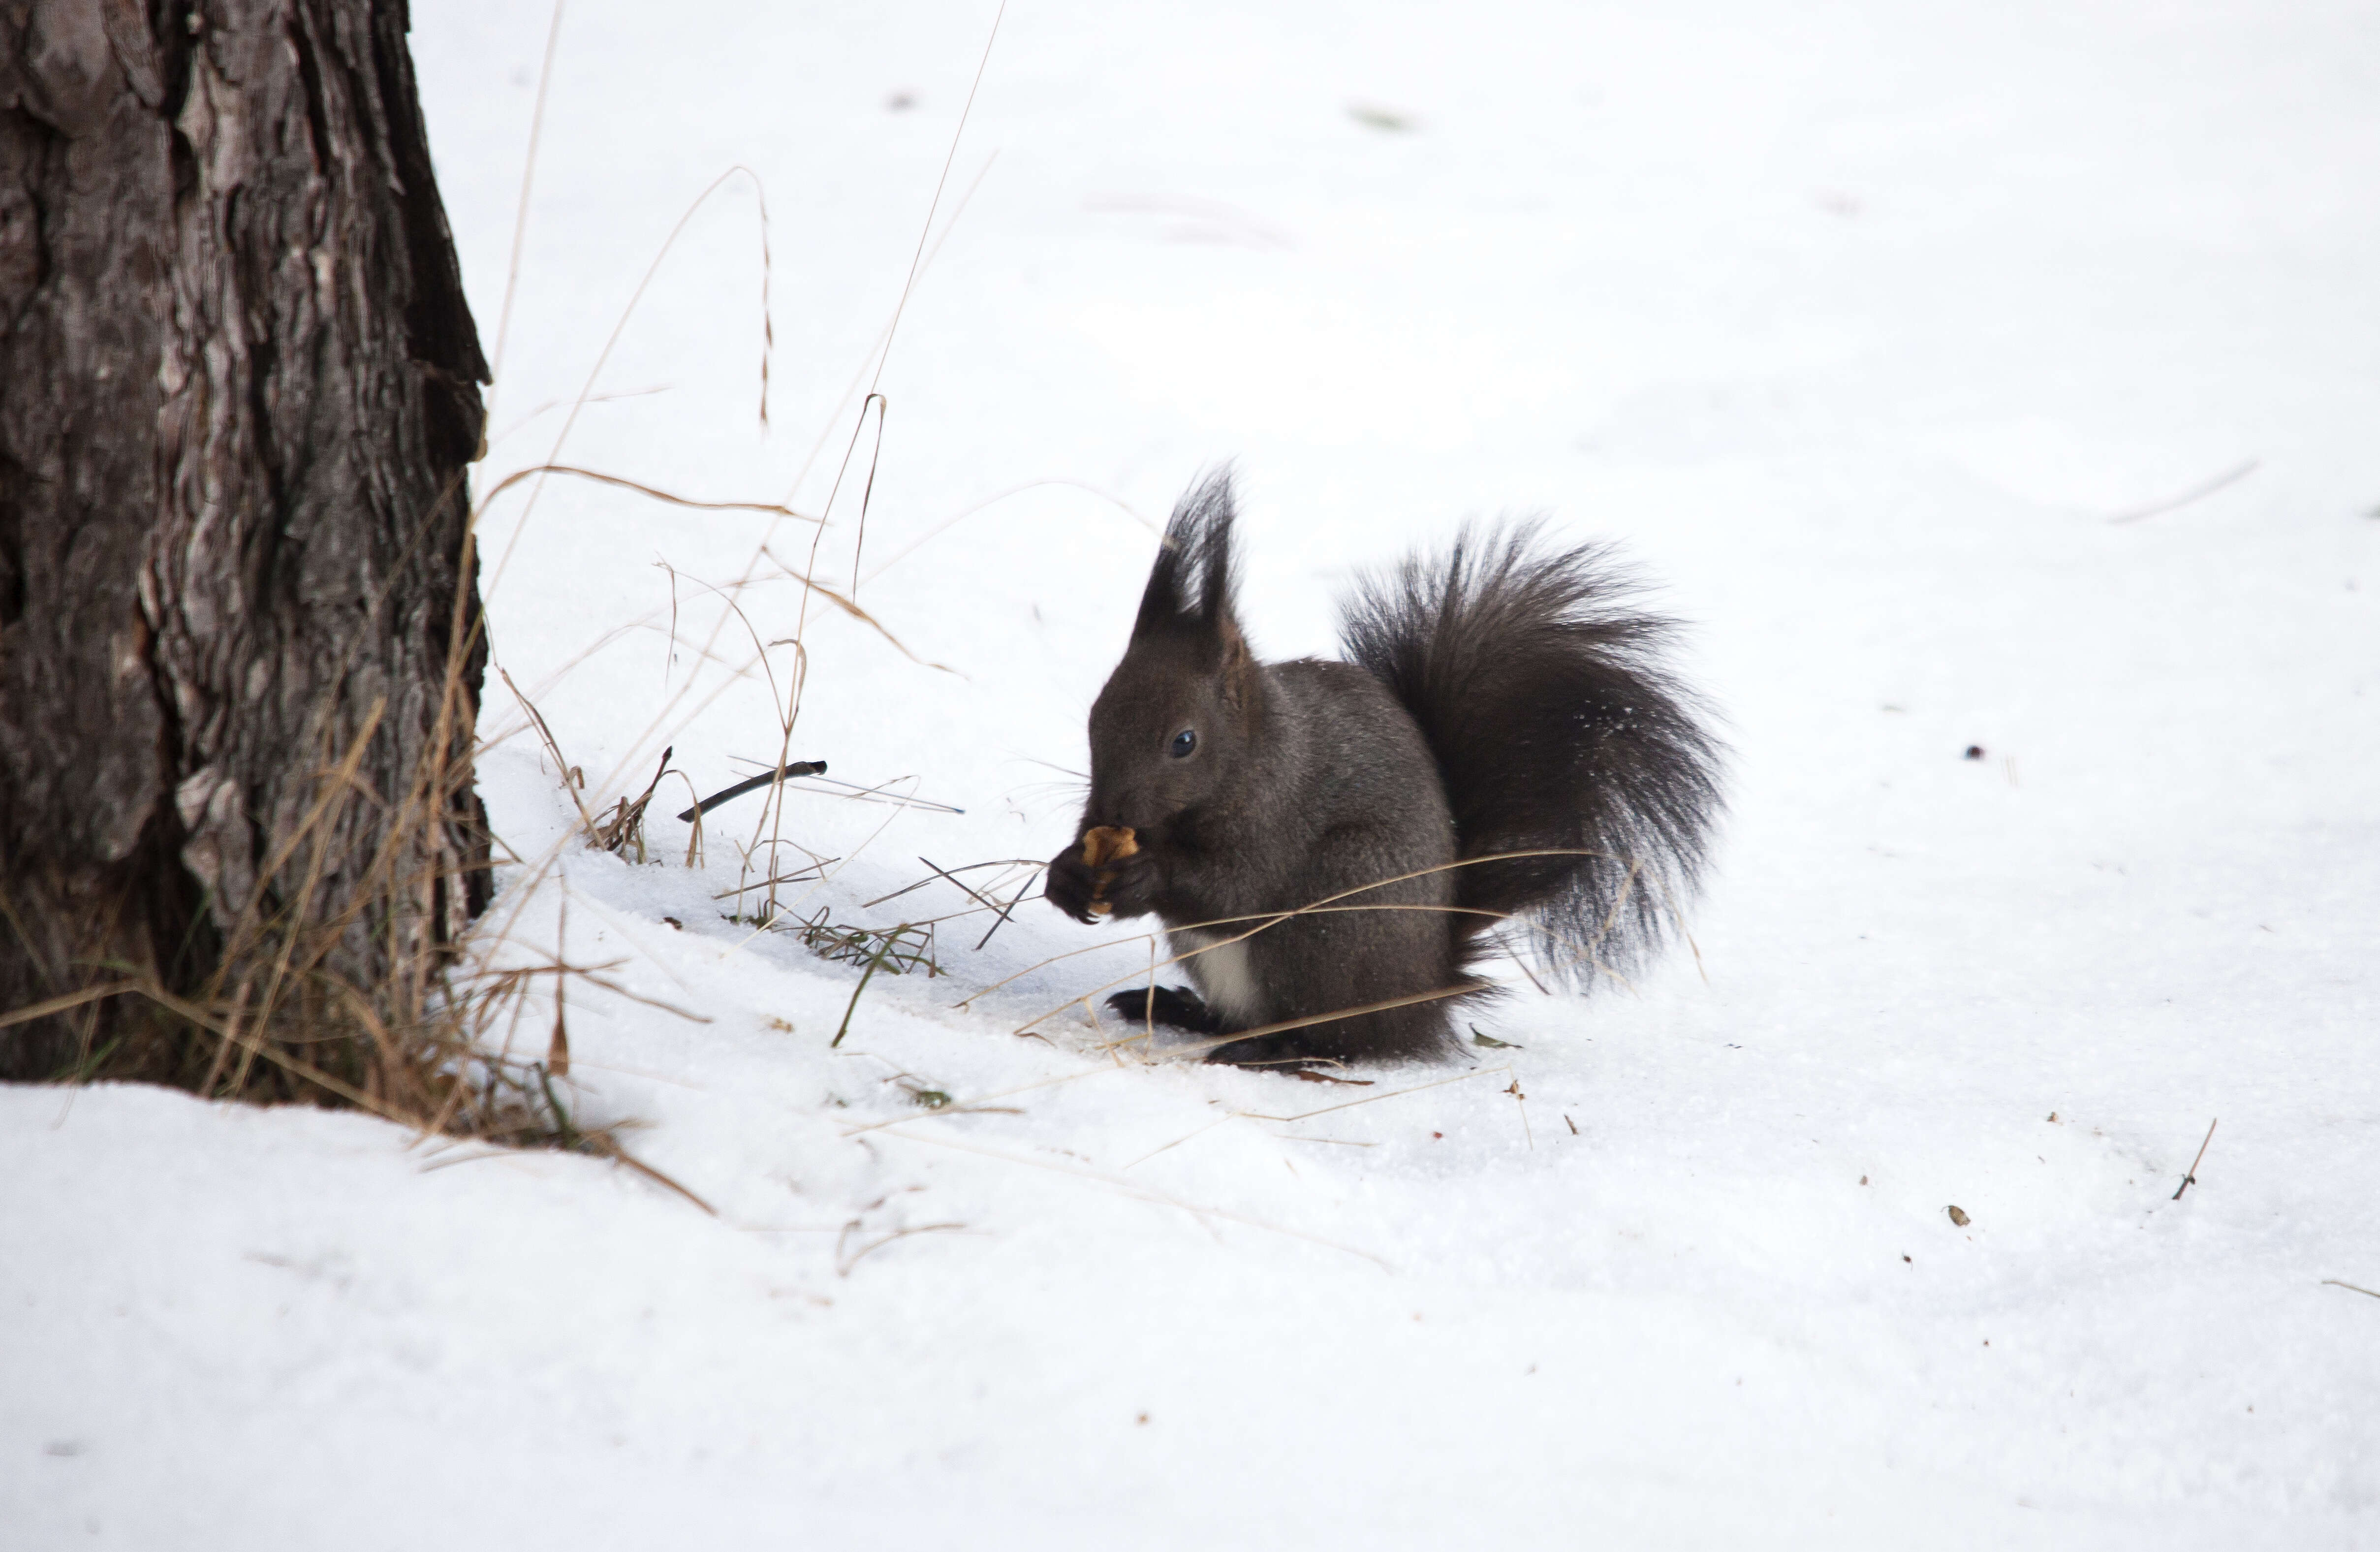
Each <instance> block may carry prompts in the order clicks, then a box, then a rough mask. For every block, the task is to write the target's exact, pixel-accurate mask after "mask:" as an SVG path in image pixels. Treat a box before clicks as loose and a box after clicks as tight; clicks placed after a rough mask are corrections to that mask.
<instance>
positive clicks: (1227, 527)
mask: <svg viewBox="0 0 2380 1552" xmlns="http://www.w3.org/2000/svg"><path fill="white" fill-rule="evenodd" d="M1234 516H1235V514H1234V512H1233V502H1232V471H1231V468H1230V467H1229V466H1225V467H1222V468H1220V469H1217V470H1215V471H1214V472H1213V473H1212V474H1209V475H1208V476H1207V477H1206V478H1205V479H1201V480H1200V481H1199V482H1198V483H1197V484H1196V485H1194V486H1192V487H1191V488H1190V490H1189V492H1188V493H1187V494H1185V495H1184V497H1183V498H1182V500H1181V501H1180V503H1177V504H1176V505H1175V506H1174V508H1173V517H1172V521H1170V522H1168V523H1167V524H1166V525H1165V540H1164V546H1163V548H1161V549H1160V550H1159V551H1158V552H1157V564H1154V565H1152V566H1150V567H1149V568H1148V586H1147V588H1146V589H1144V590H1143V591H1142V593H1141V595H1140V614H1139V616H1138V618H1136V619H1135V620H1134V622H1133V626H1132V634H1133V635H1134V636H1135V637H1145V636H1148V635H1151V634H1154V633H1156V632H1159V631H1179V630H1182V629H1184V628H1185V627H1187V628H1189V629H1192V630H1196V631H1197V632H1199V633H1200V634H1202V635H1207V636H1210V637H1216V638H1217V639H1219V640H1226V641H1228V640H1233V639H1237V638H1238V637H1239V634H1240V630H1239V625H1238V624H1237V622H1236V620H1235V618H1234V616H1233V606H1232V605H1233V595H1234V593H1235V592H1236V591H1237V589H1238V585H1239V574H1238V567H1237V565H1236V564H1235V563H1234V559H1233V553H1232V525H1233V520H1234ZM1246 650H1247V646H1246V643H1245V641H1242V642H1241V644H1240V651H1241V653H1242V654H1243V655H1245V652H1246Z"/></svg>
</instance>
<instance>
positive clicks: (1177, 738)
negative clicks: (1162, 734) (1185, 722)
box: [1172, 728, 1198, 759]
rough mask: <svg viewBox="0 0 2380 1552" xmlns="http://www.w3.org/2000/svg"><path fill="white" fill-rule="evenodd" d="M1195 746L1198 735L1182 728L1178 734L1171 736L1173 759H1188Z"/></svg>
mask: <svg viewBox="0 0 2380 1552" xmlns="http://www.w3.org/2000/svg"><path fill="white" fill-rule="evenodd" d="M1197 746H1198V735H1197V734H1195V733H1193V732H1191V731H1190V730H1189V729H1188V728H1184V729H1183V730H1182V731H1181V732H1180V733H1177V734H1174V735H1173V748H1172V755H1173V758H1175V759H1186V758H1189V755H1190V751H1191V750H1193V749H1195V748H1196V747H1197Z"/></svg>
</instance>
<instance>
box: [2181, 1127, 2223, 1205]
mask: <svg viewBox="0 0 2380 1552" xmlns="http://www.w3.org/2000/svg"><path fill="white" fill-rule="evenodd" d="M2214 1140H2215V1122H2211V1121H2210V1122H2207V1123H2206V1142H2205V1143H2201V1144H2199V1145H2198V1158H2193V1159H2192V1160H2191V1161H2190V1172H2189V1173H2188V1174H2186V1175H2184V1176H2182V1177H2181V1183H2180V1185H2177V1186H2175V1187H2174V1188H2173V1199H2174V1200H2175V1201H2177V1202H2179V1201H2180V1200H2181V1194H2182V1193H2183V1192H2185V1191H2187V1190H2189V1189H2190V1188H2191V1187H2192V1186H2193V1185H2196V1184H2197V1183H2198V1166H2199V1164H2200V1162H2201V1161H2203V1160H2204V1158H2206V1143H2211V1142H2213V1141H2214Z"/></svg>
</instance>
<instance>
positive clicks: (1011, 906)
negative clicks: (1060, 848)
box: [975, 868, 1157, 988]
mask: <svg viewBox="0 0 2380 1552" xmlns="http://www.w3.org/2000/svg"><path fill="white" fill-rule="evenodd" d="M1040 881H1041V870H1040V869H1039V868H1035V869H1034V871H1033V876H1032V877H1031V878H1029V879H1026V880H1025V887H1024V888H1023V889H1021V890H1018V891H1016V899H1014V900H1012V901H1010V902H1009V903H1008V904H1007V906H1006V907H1005V908H1004V909H1002V912H1001V913H1000V917H999V919H998V920H997V921H994V922H993V923H992V924H991V925H990V927H988V928H985V929H984V934H983V937H982V939H981V940H979V941H978V942H977V944H976V946H975V952H977V953H981V952H983V951H984V945H985V944H987V943H990V941H991V935H992V934H993V933H995V932H997V931H999V930H1000V929H1001V928H1003V927H1006V926H1007V925H1008V913H1009V912H1010V911H1014V910H1015V909H1016V907H1017V905H1018V903H1020V902H1022V901H1023V900H1024V898H1025V897H1026V895H1028V894H1030V893H1032V892H1033V886H1034V885H1035V884H1038V883H1039V882H1040ZM1156 984H1157V982H1156V979H1155V977H1154V976H1151V978H1150V980H1149V985H1150V986H1151V987H1152V988H1154V987H1155V986H1156Z"/></svg>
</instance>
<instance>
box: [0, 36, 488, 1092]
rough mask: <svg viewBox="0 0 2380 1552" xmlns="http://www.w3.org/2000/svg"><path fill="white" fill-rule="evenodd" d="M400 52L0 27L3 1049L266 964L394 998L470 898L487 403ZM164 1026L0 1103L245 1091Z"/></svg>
mask: <svg viewBox="0 0 2380 1552" xmlns="http://www.w3.org/2000/svg"><path fill="white" fill-rule="evenodd" d="M407 28H408V19H407V10H406V6H405V5H404V3H403V0H201V3H197V4H193V3H191V0H0V1016H5V1014H6V1012H9V1011H11V1010H18V1011H21V1010H23V1009H26V1008H28V1007H30V1006H33V1005H36V1004H39V1003H42V1002H44V1001H46V1000H51V999H55V998H58V997H60V996H62V995H64V994H70V993H73V992H76V991H77V990H79V989H83V988H91V987H94V986H98V985H103V984H119V985H120V984H124V983H125V982H127V981H128V980H135V979H142V978H147V977H153V984H154V985H157V986H160V987H163V988H165V989H167V990H169V991H174V992H177V993H180V994H182V995H183V996H185V997H186V998H188V997H193V996H196V995H198V994H200V992H201V991H204V992H205V993H207V994H209V995H214V996H217V997H221V996H223V995H225V994H226V993H227V991H228V988H231V987H232V986H234V985H235V984H238V985H240V986H243V987H245V988H247V989H245V990H243V991H242V992H241V993H240V995H241V997H242V998H243V999H245V998H248V997H249V996H251V995H255V996H262V995H264V993H263V992H262V991H261V990H259V989H258V988H259V987H260V986H261V981H259V978H258V975H257V974H256V973H255V971H256V966H255V965H253V964H237V963H229V962H230V961H234V960H237V959H239V958H241V957H242V956H246V957H247V958H248V959H249V960H253V961H256V962H258V964H266V963H267V962H270V963H269V964H268V965H267V967H268V969H272V970H273V973H274V974H277V975H279V976H282V977H283V978H284V979H286V978H287V977H289V976H299V977H300V978H303V977H306V976H311V977H313V978H314V979H315V980H318V981H319V980H325V979H336V980H339V981H342V982H344V983H346V985H347V986H349V987H352V988H362V989H363V990H364V991H365V993H366V994H367V995H370V993H371V991H372V988H379V987H382V986H383V984H384V983H385V982H386V980H387V978H388V977H389V976H390V975H391V974H392V970H393V967H395V965H397V964H399V963H401V962H402V963H413V964H418V963H419V961H420V960H421V958H422V956H423V955H424V954H425V952H426V953H429V954H431V955H433V956H434V955H435V954H436V953H437V952H438V948H439V945H441V944H446V943H451V942H453V941H455V940H456V938H457V935H458V934H459V933H460V932H461V930H462V929H463V928H464V926H465V924H466V922H467V921H468V917H469V916H470V915H472V914H474V913H475V912H476V911H477V910H478V908H479V905H480V903H481V902H482V900H483V899H484V894H485V889H486V883H485V880H486V872H485V858H486V849H485V848H486V842H485V839H484V831H483V829H482V828H481V827H480V825H479V824H478V822H477V819H478V813H477V806H476V800H475V799H473V798H472V796H471V791H470V784H469V766H468V757H469V741H470V738H471V735H472V724H473V717H474V713H475V711H476V709H477V704H478V698H479V689H480V667H481V661H482V656H483V651H482V648H481V645H480V630H479V627H478V609H479V599H478V589H477V574H476V564H475V563H474V561H473V560H472V557H471V554H470V552H469V549H468V533H467V528H468V515H467V510H466V497H465V495H464V491H463V479H464V469H465V467H466V465H467V464H468V461H469V460H470V459H471V457H472V456H473V455H474V452H475V450H476V448H477V446H478V444H479V441H480V394H479V389H478V386H477V384H479V383H480V382H485V381H486V380H487V372H486V367H485V363H484V362H483V360H482V358H481V356H480V345H479V338H478V334H477V333H476V331H475V330H474V328H473V325H472V321H471V316H470V312H469V309H468V308H467V307H466V305H465V303H464V300H463V291H462V284H461V277H460V274H459V272H458V270H457V267H456V263H455V253H454V247H453V242H452V239H451V237H450V236H449V234H448V231H447V227H446V218H445V212H444V209H443V206H442V204H441V203H440V200H439V197H438V190H437V186H436V183H435V181H434V180H433V178H432V177H431V166H430V153H429V146H428V142H427V140H426V139H425V137H424V134H423V128H422V123H421V116H420V110H419V104H418V103H417V100H416V97H415V90H414V78H413V66H412V60H411V56H410V55H409V53H408V51H407V43H406V34H407ZM343 762H352V765H353V776H352V779H341V778H339V777H337V776H336V775H334V774H333V773H334V769H335V768H337V767H338V766H340V765H341V764H342V763H343ZM408 794H411V797H414V798H426V800H427V802H428V804H429V806H428V807H427V808H426V809H425V808H424V807H423V806H422V804H421V803H419V802H412V801H411V800H410V798H409V797H408ZM425 814H426V815H427V819H426V821H425V820H424V815H425ZM408 816H410V817H409V818H408ZM309 927H320V928H324V930H325V932H326V934H327V940H325V941H319V942H315V943H312V944H310V945H306V946H304V947H303V948H302V949H298V950H296V951H293V950H292V947H291V945H292V944H293V943H296V942H297V940H298V939H299V938H300V937H302V935H303V932H304V931H305V929H307V928H309ZM276 967H277V968H276ZM159 1008H160V1003H159V1001H158V1000H155V999H142V998H139V997H126V996H116V997H111V998H106V999H103V1000H96V1001H93V1002H90V1003H88V1004H85V1005H84V1006H82V1007H79V1008H77V1009H75V1010H72V1011H70V1012H62V1013H59V1014H57V1015H55V1016H48V1017H42V1018H39V1019H36V1020H32V1021H30V1022H19V1023H18V1024H16V1025H12V1026H8V1027H0V1077H8V1078H18V1079H38V1078H47V1077H52V1076H56V1075H59V1074H61V1073H64V1072H67V1071H73V1070H77V1069H78V1068H79V1070H82V1071H85V1072H92V1071H110V1072H117V1073H127V1074H128V1075H139V1076H144V1077H154V1078H161V1079H164V1080H167V1081H178V1082H183V1083H196V1082H198V1081H199V1079H198V1078H197V1076H196V1073H198V1072H200V1071H201V1070H212V1071H220V1070H221V1067H222V1062H221V1060H220V1052H218V1054H217V1056H216V1057H215V1058H214V1059H212V1061H202V1059H204V1058H205V1056H206V1051H207V1049H208V1042H209V1039H210V1038H212V1039H214V1040H218V1041H219V1040H222V1039H223V1038H224V1037H223V1033H222V1031H221V1030H220V1029H217V1030H216V1031H215V1033H214V1035H213V1036H212V1037H209V1036H207V1035H206V1033H205V1031H204V1029H203V1028H202V1027H199V1026H193V1025H190V1024H188V1022H187V1021H184V1022H182V1023H179V1024H176V1022H175V1021H174V1020H173V1019H172V1018H170V1017H165V1016H163V1015H161V1013H160V1012H159ZM367 1022H369V1020H367ZM110 1052H114V1053H115V1054H114V1055H113V1056H112V1057H111V1056H110V1055H109V1053H110ZM350 1056H351V1057H352V1053H350ZM309 1060H310V1061H311V1062H313V1064H314V1065H315V1066H317V1067H319V1068H321V1069H322V1070H326V1071H333V1072H339V1073H345V1074H346V1078H347V1081H349V1082H351V1083H358V1084H361V1085H364V1086H366V1087H367V1088H369V1087H370V1086H371V1085H372V1084H373V1083H374V1082H376V1081H377V1080H376V1079H375V1078H374V1077H373V1075H372V1073H371V1071H370V1061H368V1060H364V1059H362V1058H352V1059H347V1058H342V1057H341V1055H340V1053H338V1052H336V1051H321V1050H318V1051H316V1052H314V1053H312V1054H311V1055H310V1058H309ZM246 1065H247V1064H246V1062H245V1061H243V1062H242V1067H243V1069H244V1068H245V1067H246ZM285 1081H286V1080H285ZM303 1086H304V1085H298V1088H297V1089H293V1090H291V1092H297V1091H301V1090H302V1088H303Z"/></svg>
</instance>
